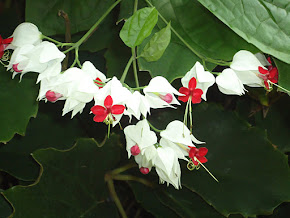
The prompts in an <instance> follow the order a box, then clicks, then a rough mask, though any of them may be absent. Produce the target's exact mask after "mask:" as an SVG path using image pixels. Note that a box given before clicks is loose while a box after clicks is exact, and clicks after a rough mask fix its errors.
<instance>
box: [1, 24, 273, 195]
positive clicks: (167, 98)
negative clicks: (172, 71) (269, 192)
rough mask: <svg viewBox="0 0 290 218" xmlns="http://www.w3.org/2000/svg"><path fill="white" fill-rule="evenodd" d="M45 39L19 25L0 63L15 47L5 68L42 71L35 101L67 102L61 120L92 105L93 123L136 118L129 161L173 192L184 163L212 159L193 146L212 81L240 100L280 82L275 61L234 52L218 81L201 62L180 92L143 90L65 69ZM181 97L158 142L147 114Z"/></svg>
mask: <svg viewBox="0 0 290 218" xmlns="http://www.w3.org/2000/svg"><path fill="white" fill-rule="evenodd" d="M43 38H47V39H49V38H48V37H45V36H43V35H42V33H41V32H40V31H39V30H38V28H37V27H36V26H35V25H34V24H31V23H22V24H20V25H19V26H18V27H17V28H16V29H15V31H14V33H13V34H12V36H11V37H10V38H8V39H2V38H1V36H0V58H2V56H3V55H4V53H5V51H6V50H13V53H12V55H11V58H10V60H9V63H8V64H7V65H6V67H7V70H10V71H12V72H13V74H12V78H14V77H15V76H16V75H17V74H20V80H21V79H22V77H23V75H24V74H25V73H27V72H36V73H38V74H39V75H38V78H37V83H40V90H39V95H38V100H45V101H50V102H56V101H58V100H63V101H65V103H64V107H63V110H62V115H65V114H67V113H69V112H72V114H71V117H72V118H73V117H74V116H75V115H76V114H77V113H82V111H83V109H84V107H85V106H86V104H87V103H89V102H91V101H92V100H94V102H95V106H93V107H92V108H91V113H92V114H94V117H92V119H93V121H95V122H103V123H105V124H107V125H108V128H110V126H113V127H114V126H115V125H116V124H118V123H119V122H120V120H121V119H122V117H123V115H125V116H128V117H129V118H130V122H131V120H132V118H133V117H135V118H136V119H137V120H138V122H137V124H136V125H129V126H127V127H125V128H124V134H125V137H126V143H127V146H126V149H127V152H128V158H130V157H131V156H133V157H134V159H135V161H136V163H137V164H138V166H139V169H140V172H141V173H143V174H148V173H149V172H150V171H151V170H152V169H153V168H154V169H155V170H156V172H157V174H158V176H159V178H160V183H165V182H166V183H167V184H172V185H173V186H174V187H175V188H176V189H178V188H180V187H181V168H180V164H179V160H183V161H186V162H187V163H188V168H189V169H191V170H192V169H198V168H199V167H200V166H202V167H204V168H205V166H204V165H203V164H204V163H206V162H207V161H208V160H207V158H206V157H205V156H206V154H207V153H208V149H207V148H206V147H196V145H201V144H204V143H205V142H201V141H199V140H197V139H196V138H195V137H194V135H193V131H192V128H193V122H192V115H191V114H192V104H198V103H200V102H201V101H202V99H203V100H205V101H206V100H207V98H206V94H207V90H208V89H209V87H211V86H212V85H213V84H214V83H216V84H217V86H218V88H219V90H220V91H221V92H222V93H224V94H229V95H243V94H245V91H246V89H245V87H244V85H248V86H251V87H265V88H266V89H267V90H270V89H271V86H272V84H275V83H277V82H278V70H277V68H276V67H274V66H273V65H272V62H271V60H270V58H268V59H266V58H265V56H264V55H262V54H256V55H254V54H252V53H250V52H248V51H239V52H237V53H236V54H235V55H234V57H233V61H232V62H231V64H230V68H227V69H225V70H223V71H222V72H221V73H220V74H219V75H218V76H217V77H216V78H215V77H214V75H213V74H212V73H211V72H209V71H206V70H205V69H204V67H203V65H202V64H201V63H199V62H196V63H195V64H194V66H193V67H192V69H191V70H190V71H188V72H187V73H186V74H185V76H184V77H183V78H182V79H181V83H182V87H180V88H179V91H177V90H176V89H175V88H174V87H173V86H172V85H171V84H170V83H169V82H168V81H167V80H166V79H165V78H164V77H162V76H157V77H154V78H152V79H151V81H150V82H149V84H148V85H147V86H146V87H145V88H143V92H141V90H142V88H139V89H137V90H136V89H133V88H130V87H129V86H128V85H127V84H125V83H124V82H123V81H122V80H121V81H120V80H118V79H117V78H116V77H113V78H106V76H105V75H104V74H103V73H102V72H100V71H99V70H98V69H97V68H96V67H95V66H94V65H93V64H92V63H91V62H89V61H85V62H84V63H83V64H82V65H81V64H79V67H75V66H74V65H73V66H72V67H70V68H68V69H66V70H64V71H62V61H63V60H64V58H65V57H66V55H65V52H62V51H60V50H59V48H58V46H57V45H55V44H54V43H52V42H48V41H42V39H43ZM54 41H55V40H54ZM77 62H79V61H78V60H77ZM176 96H177V99H176ZM178 100H179V101H181V102H185V103H186V109H185V113H184V120H183V122H181V121H178V120H174V121H172V122H170V123H169V124H168V125H167V127H166V129H165V130H163V131H160V132H159V133H158V134H159V138H160V140H159V141H158V140H157V139H158V137H157V135H156V133H155V132H154V131H152V130H156V129H155V128H154V127H153V126H152V125H151V124H150V123H149V122H148V120H147V119H146V118H147V116H148V115H150V109H156V108H173V109H174V108H175V107H176V105H180V102H179V101H178ZM188 120H189V121H190V122H189V124H188ZM151 129H152V130H151ZM156 132H158V131H156ZM205 169H206V170H207V168H205ZM207 171H208V170H207ZM208 172H209V171H208ZM210 175H211V176H212V177H213V178H214V179H216V178H215V177H214V176H213V175H212V174H211V173H210Z"/></svg>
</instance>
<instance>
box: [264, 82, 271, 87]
mask: <svg viewBox="0 0 290 218" xmlns="http://www.w3.org/2000/svg"><path fill="white" fill-rule="evenodd" d="M264 85H265V86H266V88H267V89H270V87H269V84H268V82H267V81H264Z"/></svg>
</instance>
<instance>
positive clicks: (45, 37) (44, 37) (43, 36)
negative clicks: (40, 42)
mask: <svg viewBox="0 0 290 218" xmlns="http://www.w3.org/2000/svg"><path fill="white" fill-rule="evenodd" d="M41 38H42V39H47V40H49V41H51V42H54V43H56V44H58V45H62V44H64V43H62V42H60V41H57V40H55V39H53V38H50V37H48V36H45V35H41Z"/></svg>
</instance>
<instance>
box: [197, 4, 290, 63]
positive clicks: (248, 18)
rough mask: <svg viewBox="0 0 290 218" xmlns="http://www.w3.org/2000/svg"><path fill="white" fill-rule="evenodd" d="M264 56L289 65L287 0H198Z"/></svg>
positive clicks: (289, 13) (289, 18)
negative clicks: (270, 56) (269, 55)
mask: <svg viewBox="0 0 290 218" xmlns="http://www.w3.org/2000/svg"><path fill="white" fill-rule="evenodd" d="M198 1H199V2H200V3H201V4H203V5H204V6H205V7H206V8H207V9H208V10H210V11H211V12H212V13H213V14H214V15H215V16H217V17H218V18H219V19H220V20H221V21H223V22H224V23H225V24H226V25H228V26H229V27H230V28H231V29H232V30H233V31H235V32H236V33H237V34H239V35H240V36H241V37H243V38H244V39H245V40H246V41H248V42H249V43H252V44H254V45H255V46H256V47H257V48H259V49H260V50H261V51H263V52H264V53H268V54H271V55H273V56H275V57H277V58H278V59H280V60H282V61H284V62H286V63H288V64H290V28H289V26H290V8H289V3H290V1H289V0H216V1H212V0H198Z"/></svg>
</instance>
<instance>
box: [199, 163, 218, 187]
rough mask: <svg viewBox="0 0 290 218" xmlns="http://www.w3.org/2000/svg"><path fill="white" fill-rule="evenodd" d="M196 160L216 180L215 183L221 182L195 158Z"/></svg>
mask: <svg viewBox="0 0 290 218" xmlns="http://www.w3.org/2000/svg"><path fill="white" fill-rule="evenodd" d="M195 160H196V161H197V162H198V163H199V164H200V165H201V166H202V167H203V168H204V169H205V170H206V171H207V172H208V174H209V175H210V176H211V177H212V178H213V179H214V180H215V181H217V182H219V181H218V180H217V178H215V176H214V175H213V174H212V173H211V172H210V171H209V170H208V169H207V168H206V167H205V166H204V165H203V164H202V163H201V162H200V161H199V160H198V159H197V158H195Z"/></svg>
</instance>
